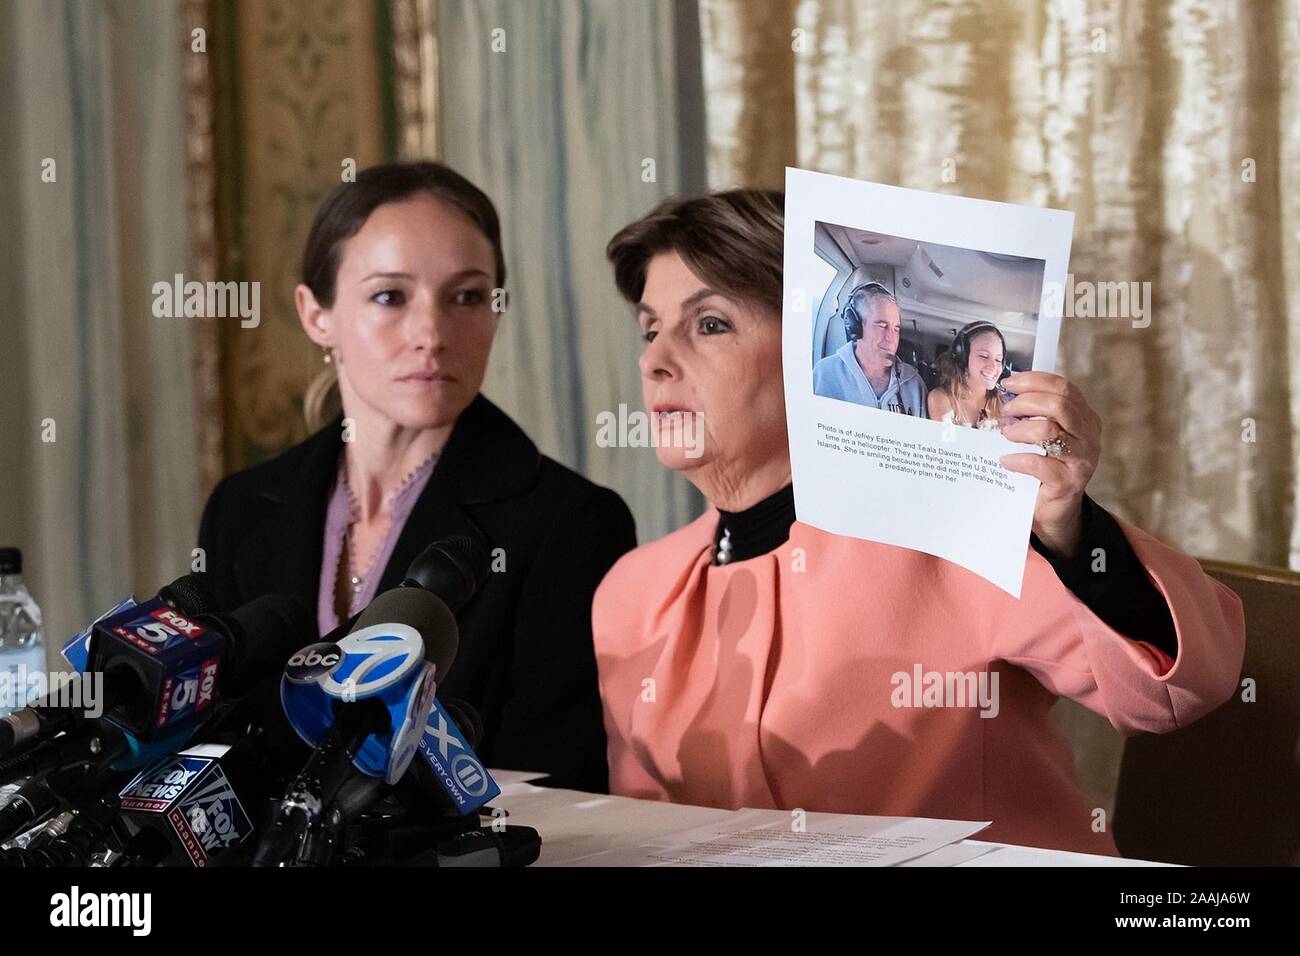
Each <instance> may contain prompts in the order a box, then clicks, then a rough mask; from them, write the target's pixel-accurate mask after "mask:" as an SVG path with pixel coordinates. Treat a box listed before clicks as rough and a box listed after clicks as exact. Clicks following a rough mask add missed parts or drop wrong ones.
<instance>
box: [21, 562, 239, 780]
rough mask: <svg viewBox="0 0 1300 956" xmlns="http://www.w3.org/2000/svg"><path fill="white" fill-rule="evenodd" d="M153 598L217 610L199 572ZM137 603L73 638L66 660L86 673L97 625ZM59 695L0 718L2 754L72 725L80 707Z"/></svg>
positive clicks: (182, 607) (124, 606)
mask: <svg viewBox="0 0 1300 956" xmlns="http://www.w3.org/2000/svg"><path fill="white" fill-rule="evenodd" d="M154 601H155V602H158V603H159V604H160V605H165V606H167V607H170V608H172V609H174V610H176V611H178V612H180V613H181V614H188V615H192V616H197V615H202V614H208V613H212V612H214V611H215V610H216V599H215V598H214V597H213V596H212V592H211V589H210V588H209V587H208V585H207V582H206V579H205V578H204V576H203V575H199V574H186V575H184V576H182V577H179V578H177V579H176V580H175V581H172V582H171V583H170V584H167V585H164V586H163V587H162V588H161V589H160V590H159V591H158V595H157V597H156V598H154ZM151 603H152V602H151ZM136 606H137V605H136V604H135V602H134V601H124V602H122V603H121V604H119V605H118V606H117V607H115V608H114V609H113V610H112V611H110V612H109V613H108V614H107V615H105V616H104V617H102V618H100V619H99V620H97V621H96V622H95V624H92V625H91V626H90V627H88V628H87V629H86V630H85V631H83V632H82V633H81V634H79V635H77V636H76V637H74V638H73V639H72V640H71V641H69V642H68V644H67V645H66V646H65V648H64V657H65V659H67V660H68V662H69V663H71V664H72V665H73V666H74V667H76V668H77V670H79V671H83V672H84V671H85V670H86V666H87V664H88V663H89V646H88V645H89V640H90V636H91V634H93V632H94V629H95V625H96V624H98V623H99V622H100V621H103V620H106V619H107V618H111V617H115V616H117V615H121V614H122V613H123V612H125V611H127V610H129V609H130V608H133V607H136ZM57 696H58V695H57V694H55V693H51V694H48V695H46V698H45V700H44V701H38V702H36V703H35V704H31V705H29V706H27V707H23V708H20V709H19V710H16V711H14V712H13V713H11V714H8V715H6V716H4V717H0V754H5V753H8V752H10V751H12V750H16V749H17V748H19V747H21V746H22V745H23V744H24V743H26V742H27V741H29V740H34V739H37V738H40V737H50V736H53V735H54V734H56V733H59V732H61V731H64V730H67V729H68V728H69V727H71V726H72V724H73V723H74V722H75V721H76V720H77V718H78V717H79V715H80V713H81V710H80V709H79V708H73V707H60V706H56V705H55V704H54V703H53V699H54V698H55V697H57Z"/></svg>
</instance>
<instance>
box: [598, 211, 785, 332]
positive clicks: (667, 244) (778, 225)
mask: <svg viewBox="0 0 1300 956" xmlns="http://www.w3.org/2000/svg"><path fill="white" fill-rule="evenodd" d="M784 235H785V194H784V193H781V192H777V191H775V190H757V189H732V190H728V191H727V192H717V193H709V194H707V195H704V196H692V197H678V198H675V199H667V200H664V201H663V202H661V203H660V204H659V205H657V206H655V207H654V209H652V210H650V212H649V213H647V214H646V215H645V216H643V217H642V218H641V219H638V220H637V221H636V222H634V223H631V224H629V225H627V226H624V227H623V228H622V229H620V230H619V231H618V233H617V234H616V235H615V236H614V238H613V239H611V240H609V245H608V246H606V247H605V255H606V256H607V257H608V258H609V261H610V262H611V263H612V264H613V266H614V282H615V284H617V286H618V291H619V292H620V293H621V294H622V295H623V298H625V299H627V300H628V301H629V302H632V303H636V302H640V301H641V293H642V292H644V291H645V275H646V267H647V266H648V265H649V263H650V260H651V259H653V258H654V257H655V256H657V255H659V254H660V253H663V252H676V253H677V254H678V255H680V256H681V257H682V259H683V260H684V261H685V262H686V265H687V266H689V267H690V270H691V271H692V272H694V273H695V274H696V275H697V276H699V277H700V278H701V279H702V280H704V281H705V282H706V283H708V285H709V287H710V288H713V289H716V290H717V291H718V292H721V293H723V294H725V295H728V296H730V297H732V298H734V299H737V300H740V301H744V302H752V303H756V304H758V305H762V306H765V307H766V308H769V309H771V310H772V311H774V312H775V313H776V314H777V317H778V318H779V317H780V315H781V273H782V269H783V267H784V263H785V239H784Z"/></svg>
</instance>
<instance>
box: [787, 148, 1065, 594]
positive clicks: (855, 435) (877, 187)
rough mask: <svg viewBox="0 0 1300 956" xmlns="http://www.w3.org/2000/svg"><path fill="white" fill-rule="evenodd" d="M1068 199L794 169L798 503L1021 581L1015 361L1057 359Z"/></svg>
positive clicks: (792, 334)
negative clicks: (1058, 204)
mask: <svg viewBox="0 0 1300 956" xmlns="http://www.w3.org/2000/svg"><path fill="white" fill-rule="evenodd" d="M1073 228H1074V214H1073V213H1071V212H1065V211H1061V210H1057V209H1042V208H1036V207H1031V206H1019V205H1013V204H1010V203H997V202H989V201H986V200H981V199H967V198H964V197H960V196H951V195H944V194H940V193H929V192H923V191H920V190H914V189H902V188H899V187H896V186H885V185H881V184H878V183H869V182H862V181H859V180H853V179H845V178H843V177H839V176H830V175H826V174H823V173H814V172H809V171H806V170H801V169H787V170H786V193H785V303H784V316H783V322H784V326H783V343H782V348H783V356H784V374H785V391H786V413H787V418H788V423H789V432H790V455H791V467H792V469H793V475H794V493H795V508H796V511H797V513H798V517H799V520H800V521H802V522H804V523H805V524H809V525H813V526H815V527H818V528H821V529H823V530H825V531H830V532H833V533H835V534H844V535H851V536H853V537H857V538H863V539H866V540H869V541H877V542H881V543H883V544H890V545H896V546H898V547H903V548H911V549H913V550H917V551H923V552H925V553H927V554H932V555H935V556H936V557H940V558H944V559H946V560H948V561H953V562H955V563H957V564H959V565H961V566H962V567H964V568H967V569H969V570H970V571H973V572H974V573H976V574H979V575H980V576H982V577H984V578H985V579H987V580H988V581H990V582H992V583H993V584H995V585H997V586H998V587H1000V588H1002V589H1003V590H1005V591H1007V592H1008V593H1010V594H1012V595H1013V596H1015V597H1017V598H1018V597H1019V596H1020V586H1021V580H1022V578H1023V576H1024V569H1025V561H1026V558H1027V556H1028V547H1029V534H1030V530H1031V526H1032V523H1033V513H1034V501H1035V497H1036V496H1037V493H1038V480H1037V479H1035V478H1031V477H1029V476H1027V475H1021V474H1017V473H1014V472H1010V471H1007V470H1006V469H1004V468H1003V467H1002V466H1001V465H1000V464H999V459H1000V458H1001V456H1003V455H1005V454H1009V453H1012V452H1025V451H1029V452H1035V453H1038V454H1042V453H1043V449H1042V448H1040V447H1038V446H1037V445H1024V444H1017V443H1014V442H1011V441H1009V440H1007V439H1006V438H1004V437H1003V436H1002V434H1001V431H1002V428H1004V427H1005V426H1006V425H1008V424H1009V423H1010V422H1012V421H1014V419H1012V418H1009V417H1008V416H1006V415H1005V414H1004V412H1003V409H1004V407H1005V406H1006V404H1007V403H1008V402H1009V401H1010V400H1011V399H1012V398H1013V397H1014V395H1013V394H1012V393H1010V392H1008V391H1007V389H1006V387H1005V386H1004V384H1003V382H1004V380H1005V379H1006V378H1007V377H1008V376H1010V375H1011V374H1012V373H1013V372H1016V371H1023V370H1025V369H1037V370H1043V371H1049V372H1050V371H1054V370H1055V369H1054V367H1055V359H1056V346H1057V340H1058V337H1059V334H1060V327H1061V312H1062V300H1063V291H1062V290H1063V289H1064V288H1065V281H1066V270H1067V268H1068V264H1069V257H1070V238H1071V233H1072V231H1073Z"/></svg>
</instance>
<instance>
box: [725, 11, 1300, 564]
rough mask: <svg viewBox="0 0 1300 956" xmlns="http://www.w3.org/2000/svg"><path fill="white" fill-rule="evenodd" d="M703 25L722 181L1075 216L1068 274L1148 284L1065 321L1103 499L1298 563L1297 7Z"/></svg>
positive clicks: (1191, 539) (1068, 370)
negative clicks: (1090, 314) (1100, 425)
mask: <svg viewBox="0 0 1300 956" xmlns="http://www.w3.org/2000/svg"><path fill="white" fill-rule="evenodd" d="M701 10H702V15H701V16H702V22H703V24H704V26H705V29H704V43H705V49H704V62H705V84H706V92H707V102H708V108H709V137H710V145H709V160H710V168H709V173H710V179H711V182H712V184H713V185H715V186H719V187H721V186H724V185H729V184H735V183H746V184H754V185H768V184H771V183H773V182H780V167H781V166H782V165H783V164H784V163H786V162H791V163H797V164H798V165H800V166H803V167H807V168H811V169H817V170H821V171H823V172H829V173H836V174H840V175H846V176H853V177H856V178H862V179H870V180H875V181H878V182H884V183H891V184H894V185H899V186H910V187H915V188H918V189H927V190H933V191H940V192H952V193H956V194H960V195H965V196H976V197H980V198H985V199H995V200H1005V201H1009V202H1020V203H1033V204H1038V205H1045V206H1054V207H1059V208H1065V209H1072V210H1073V211H1074V212H1075V214H1076V224H1075V233H1074V247H1073V254H1072V256H1071V271H1072V273H1073V274H1074V277H1075V280H1076V281H1077V282H1083V281H1085V280H1086V281H1091V282H1095V283H1103V282H1112V283H1114V282H1125V283H1128V282H1137V283H1150V285H1149V287H1147V288H1149V290H1150V303H1151V308H1150V313H1149V316H1148V317H1142V318H1137V319H1133V318H1124V319H1121V318H1110V319H1103V318H1083V317H1072V318H1067V319H1066V320H1065V324H1064V328H1063V330H1062V337H1061V347H1060V352H1059V356H1058V366H1059V368H1060V370H1061V371H1062V372H1063V373H1064V374H1066V375H1069V376H1070V377H1071V378H1073V379H1074V380H1076V381H1077V382H1078V383H1079V384H1080V386H1081V387H1082V388H1083V389H1084V391H1085V393H1086V394H1087V396H1088V398H1089V400H1090V402H1091V403H1092V405H1093V407H1094V408H1096V409H1097V410H1098V412H1099V413H1100V414H1101V416H1102V418H1103V419H1104V421H1105V423H1106V434H1105V455H1104V459H1103V462H1102V465H1101V468H1100V469H1099V471H1098V473H1097V475H1096V477H1095V479H1094V481H1093V485H1092V488H1091V491H1092V492H1093V493H1094V494H1095V496H1096V497H1097V498H1098V499H1099V500H1100V501H1101V502H1102V503H1104V504H1105V505H1106V506H1108V507H1110V508H1112V509H1113V510H1115V511H1117V512H1118V513H1120V514H1122V515H1124V516H1125V517H1128V518H1130V519H1132V520H1134V521H1135V522H1136V523H1138V524H1139V525H1141V526H1142V527H1144V528H1147V529H1149V530H1151V531H1152V532H1154V533H1156V534H1158V535H1160V536H1161V537H1164V538H1165V539H1167V540H1169V541H1171V542H1172V543H1174V544H1176V545H1177V546H1179V547H1182V548H1184V549H1185V550H1187V551H1189V552H1191V553H1193V554H1196V555H1198V556H1202V557H1215V558H1220V559H1226V560H1231V561H1241V562H1251V563H1259V564H1270V565H1277V566H1288V565H1289V566H1290V567H1292V568H1296V569H1300V525H1298V524H1297V521H1296V500H1297V495H1298V492H1300V483H1298V477H1297V469H1296V456H1297V451H1298V450H1300V432H1298V431H1297V427H1298V425H1300V305H1297V304H1296V303H1297V302H1300V242H1297V240H1298V239H1300V190H1298V189H1297V186H1300V160H1297V159H1296V157H1297V156H1300V150H1298V147H1300V66H1298V65H1297V64H1300V2H1298V0H1283V2H1279V3H1257V2H1253V0H1035V2H1025V3H1010V2H997V0H987V2H977V0H897V2H890V3H879V2H868V0H797V2H796V0H770V2H767V0H765V2H761V3H752V2H747V0H701ZM787 100H789V101H790V102H792V103H793V108H792V109H789V110H781V109H780V108H779V106H780V104H782V103H784V102H786V101H787ZM774 144H775V145H774ZM786 144H790V145H786ZM1148 318H1149V324H1147V319H1148Z"/></svg>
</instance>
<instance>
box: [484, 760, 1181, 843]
mask: <svg viewBox="0 0 1300 956" xmlns="http://www.w3.org/2000/svg"><path fill="white" fill-rule="evenodd" d="M490 773H491V774H492V777H493V779H495V780H496V781H497V784H498V785H499V786H500V787H501V796H499V797H497V798H496V799H495V800H493V801H492V802H491V806H492V807H494V808H499V809H500V810H504V811H505V814H506V817H507V820H508V822H509V823H511V824H514V825H521V826H529V827H533V828H534V829H536V830H537V832H538V833H540V834H541V836H542V853H541V858H540V859H539V860H538V861H537V862H536V863H534V864H533V865H534V866H571V865H576V864H578V863H579V861H581V860H582V859H583V858H585V857H590V856H592V855H594V854H596V853H601V852H604V851H606V850H612V849H616V848H625V847H636V846H638V845H640V844H642V843H646V842H649V841H650V840H652V839H654V838H655V837H659V836H662V835H664V834H666V833H671V832H674V831H678V830H685V829H688V828H690V827H695V826H701V825H704V824H707V823H710V822H713V821H716V820H718V819H719V818H720V817H722V816H725V815H727V814H730V813H731V812H732V811H730V810H719V809H716V808H714V807H696V806H688V805H684V804H674V803H664V802H662V801H658V800H637V799H634V798H632V797H616V796H608V795H605V794H595V793H584V792H582V791H578V790H561V789H553V788H549V787H539V786H536V784H535V783H534V782H532V781H536V780H537V779H539V778H540V777H541V776H542V774H526V773H520V772H518V771H510V770H492V771H490ZM903 865H904V866H985V867H987V866H1049V867H1050V866H1105V867H1114V866H1166V865H1168V864H1163V863H1154V862H1150V861H1145V860H1126V859H1122V858H1118V857H1110V856H1097V855H1093V854H1090V853H1072V852H1069V851H1065V850H1049V849H1043V848H1042V847H1029V846H1015V845H1013V844H1007V843H991V842H988V841H985V840H973V839H967V840H961V841H960V842H958V843H954V844H950V845H949V846H947V847H944V848H942V849H940V850H938V851H935V852H933V853H930V854H927V855H926V856H923V857H920V858H918V859H916V860H913V861H910V862H908V863H905V864H903Z"/></svg>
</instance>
